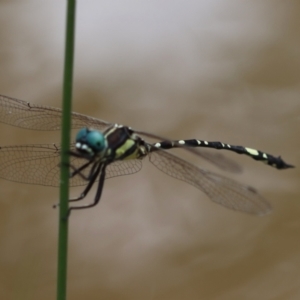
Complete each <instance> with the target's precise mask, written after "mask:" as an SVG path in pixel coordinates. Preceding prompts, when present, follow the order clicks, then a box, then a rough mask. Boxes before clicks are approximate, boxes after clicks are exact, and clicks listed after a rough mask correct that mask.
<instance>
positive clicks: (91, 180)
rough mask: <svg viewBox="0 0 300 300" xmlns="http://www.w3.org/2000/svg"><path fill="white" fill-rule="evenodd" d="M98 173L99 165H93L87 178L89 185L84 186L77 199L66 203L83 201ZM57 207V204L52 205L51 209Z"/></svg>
mask: <svg viewBox="0 0 300 300" xmlns="http://www.w3.org/2000/svg"><path fill="white" fill-rule="evenodd" d="M95 166H97V169H96V171H94V170H95ZM92 171H93V173H92ZM100 171H101V165H94V166H93V168H92V170H91V172H90V174H89V176H88V177H89V179H88V180H89V183H88V185H87V186H86V188H85V189H84V191H83V192H82V193H81V194H80V195H79V197H76V198H71V199H69V200H68V202H75V201H80V200H82V199H84V198H85V196H86V195H87V193H88V192H89V191H90V189H91V188H92V186H93V184H94V183H95V181H96V179H97V177H98V175H99V173H100ZM57 206H59V203H57V204H54V205H53V208H56V207H57Z"/></svg>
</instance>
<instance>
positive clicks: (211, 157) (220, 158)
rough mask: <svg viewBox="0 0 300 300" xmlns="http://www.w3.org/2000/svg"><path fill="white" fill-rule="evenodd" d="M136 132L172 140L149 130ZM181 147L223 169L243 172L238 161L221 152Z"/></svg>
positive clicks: (153, 137) (152, 137) (149, 136)
mask: <svg viewBox="0 0 300 300" xmlns="http://www.w3.org/2000/svg"><path fill="white" fill-rule="evenodd" d="M135 132H136V133H138V134H140V135H143V136H145V137H147V138H150V139H156V140H157V142H158V141H159V142H161V141H169V140H170V139H167V138H164V137H161V136H159V135H156V134H152V133H148V132H143V131H135ZM180 149H183V150H185V151H188V152H190V153H192V154H194V155H197V156H200V157H201V158H204V159H206V160H207V161H209V162H210V163H212V164H214V165H215V166H216V167H218V168H219V169H221V170H224V171H228V172H232V173H241V172H242V168H241V167H240V165H239V164H238V163H236V162H235V161H233V160H231V159H229V158H227V157H226V156H224V155H223V154H221V153H217V152H208V151H205V150H203V149H197V148H190V147H182V148H180Z"/></svg>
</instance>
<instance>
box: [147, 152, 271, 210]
mask: <svg viewBox="0 0 300 300" xmlns="http://www.w3.org/2000/svg"><path fill="white" fill-rule="evenodd" d="M149 157H150V162H151V163H152V164H153V165H154V166H156V167H157V168H158V169H159V170H161V171H162V172H164V173H165V174H167V175H170V176H172V177H174V178H176V179H179V180H182V181H185V182H187V183H189V184H191V185H193V186H195V187H196V188H198V189H200V190H201V191H203V192H204V193H205V194H206V195H207V196H208V197H209V198H210V199H211V200H212V201H214V202H216V203H218V204H221V205H222V206H225V207H227V208H230V209H233V210H238V211H242V212H246V213H250V214H256V215H264V214H266V213H268V212H270V211H271V206H270V205H269V203H268V202H267V201H266V200H265V199H264V198H263V197H261V196H260V195H259V194H258V193H257V192H256V191H255V189H253V188H252V187H249V186H246V185H242V184H240V183H238V182H236V181H234V180H232V179H229V178H226V177H223V176H221V175H217V174H214V173H212V172H209V171H206V170H203V169H200V168H197V167H195V166H193V165H191V164H190V163H188V162H187V161H184V160H182V159H180V158H178V157H176V156H174V155H172V154H170V153H168V152H166V151H164V150H158V151H154V152H152V153H150V154H149Z"/></svg>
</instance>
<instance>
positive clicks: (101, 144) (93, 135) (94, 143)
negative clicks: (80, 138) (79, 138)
mask: <svg viewBox="0 0 300 300" xmlns="http://www.w3.org/2000/svg"><path fill="white" fill-rule="evenodd" d="M86 143H87V145H88V146H89V147H91V148H92V149H93V150H94V151H95V152H100V151H102V150H103V149H104V148H105V147H106V144H107V143H106V139H105V138H104V135H103V134H102V133H101V132H100V131H97V130H92V131H89V132H88V134H87V136H86Z"/></svg>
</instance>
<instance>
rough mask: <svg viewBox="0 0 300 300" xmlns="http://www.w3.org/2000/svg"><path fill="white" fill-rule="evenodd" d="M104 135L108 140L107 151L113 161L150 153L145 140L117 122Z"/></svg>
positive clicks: (140, 156) (141, 156)
mask: <svg viewBox="0 0 300 300" xmlns="http://www.w3.org/2000/svg"><path fill="white" fill-rule="evenodd" d="M104 136H105V138H106V139H107V142H108V150H107V152H106V153H107V155H108V156H110V158H111V159H112V161H113V160H124V159H136V158H143V157H145V156H146V155H147V153H148V151H147V150H146V149H147V148H146V145H145V142H144V140H143V139H141V138H140V137H138V136H137V135H136V134H134V132H133V131H132V129H131V128H129V127H126V126H122V125H117V124H115V125H114V126H112V127H110V128H108V129H107V130H106V131H105V132H104Z"/></svg>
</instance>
